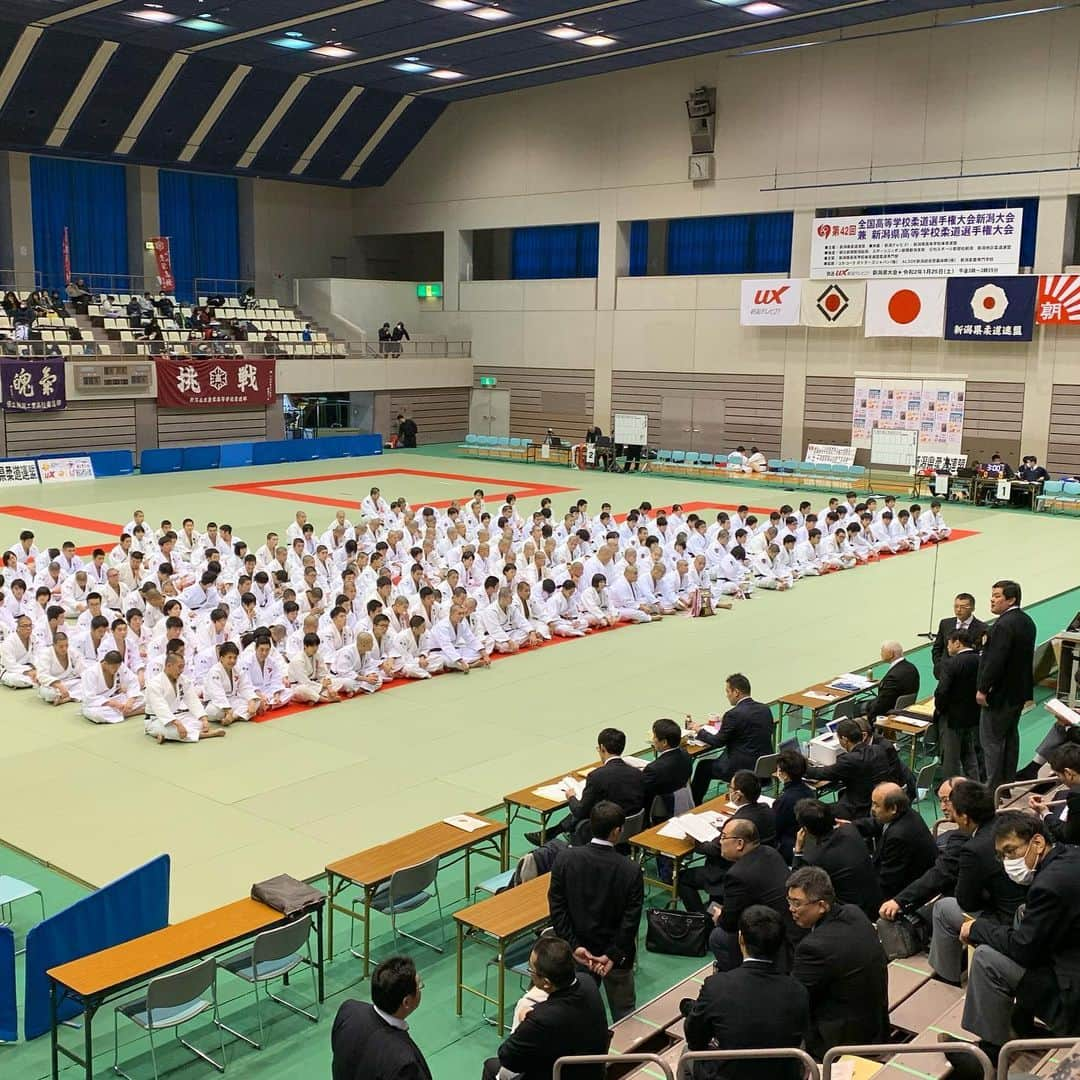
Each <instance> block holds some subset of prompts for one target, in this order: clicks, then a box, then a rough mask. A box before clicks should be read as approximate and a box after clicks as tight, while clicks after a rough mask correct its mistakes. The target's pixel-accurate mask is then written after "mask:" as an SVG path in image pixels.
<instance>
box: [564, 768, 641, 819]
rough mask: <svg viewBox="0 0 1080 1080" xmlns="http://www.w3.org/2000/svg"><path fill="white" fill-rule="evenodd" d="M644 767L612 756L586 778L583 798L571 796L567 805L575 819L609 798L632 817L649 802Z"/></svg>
mask: <svg viewBox="0 0 1080 1080" xmlns="http://www.w3.org/2000/svg"><path fill="white" fill-rule="evenodd" d="M642 772H643V770H642V769H635V768H634V767H633V765H627V764H626V762H625V761H623V759H622V758H609V759H608V760H607V761H606V762H604V764H603V765H601V766H600V767H599V768H597V769H593V771H592V772H591V773H589V775H588V776H587V777H586V778H585V790H584V791H582V793H581V798H580V799H573V798H572V799H570V800H569V801H568V803H567V805H568V806H569V807H570V813H571V814H573V815H574V817H575V818H587V817H588V816H589V814H590V813H591V812H592V808H593V807H594V806H595V805H596V804H597V803H598V802H603V801H605V800H607V801H608V802H613V803H616V804H618V805H619V806H621V807H622V811H623V813H624V814H626V815H627V817H629V816H630V815H631V814H636V813H637V812H638V811H639V810H640V809H641V808H642V807H643V806H644V805H645V780H644V779H643V777H642V775H641V774H642Z"/></svg>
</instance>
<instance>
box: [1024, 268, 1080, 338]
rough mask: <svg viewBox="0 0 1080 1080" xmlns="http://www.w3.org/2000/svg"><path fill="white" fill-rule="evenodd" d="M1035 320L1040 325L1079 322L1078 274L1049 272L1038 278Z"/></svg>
mask: <svg viewBox="0 0 1080 1080" xmlns="http://www.w3.org/2000/svg"><path fill="white" fill-rule="evenodd" d="M1035 321H1036V322H1037V323H1039V324H1041V325H1042V326H1068V325H1070V324H1071V325H1076V324H1078V323H1080V274H1050V275H1048V276H1046V277H1041V278H1039V296H1038V298H1037V300H1036V301H1035Z"/></svg>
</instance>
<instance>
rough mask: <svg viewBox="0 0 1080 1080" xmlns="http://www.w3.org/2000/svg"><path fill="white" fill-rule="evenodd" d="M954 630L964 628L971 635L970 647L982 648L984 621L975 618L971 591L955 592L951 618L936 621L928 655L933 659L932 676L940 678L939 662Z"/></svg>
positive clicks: (943, 656) (984, 629)
mask: <svg viewBox="0 0 1080 1080" xmlns="http://www.w3.org/2000/svg"><path fill="white" fill-rule="evenodd" d="M954 630H966V631H967V632H968V633H969V634H970V635H971V647H972V648H973V649H974V650H975V651H976V652H978V651H979V650H980V649H981V648H982V641H983V635H984V634H985V633H986V623H984V622H983V621H982V620H981V619H976V618H975V597H974V596H972V595H971V593H966V592H962V593H957V594H956V598H955V599H954V600H953V614H952V617H951V618H948V619H942V620H941V622H939V623H938V628H937V636H936V637H935V638H934V644H933V645H932V646H931V647H930V656H931V657H932V658H933V661H934V678H935V679H940V678H941V662H942V660H944V659H945V655H946V652H947V648H948V643H949V635H950V634H951V633H952V632H953V631H954Z"/></svg>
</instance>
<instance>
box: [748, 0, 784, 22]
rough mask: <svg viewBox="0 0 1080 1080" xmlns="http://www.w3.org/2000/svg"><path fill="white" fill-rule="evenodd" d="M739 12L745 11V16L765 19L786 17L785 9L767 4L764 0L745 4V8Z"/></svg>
mask: <svg viewBox="0 0 1080 1080" xmlns="http://www.w3.org/2000/svg"><path fill="white" fill-rule="evenodd" d="M739 10H740V11H745V12H746V14H747V15H757V16H759V17H760V18H763V19H764V18H767V17H768V16H770V15H786V14H787V8H782V7H780V6H779V5H778V4H769V3H766V2H765V0H759V2H758V3H755V4H747V5H746V7H744V8H740V9H739Z"/></svg>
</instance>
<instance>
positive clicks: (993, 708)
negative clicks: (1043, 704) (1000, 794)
mask: <svg viewBox="0 0 1080 1080" xmlns="http://www.w3.org/2000/svg"><path fill="white" fill-rule="evenodd" d="M990 610H991V612H992V613H993V614H994V615H996V616H997V621H996V622H995V623H994V625H993V626H991V627H990V635H989V638H988V640H987V642H986V647H985V648H984V649H983V651H982V653H981V655H980V656H979V688H978V692H977V693H976V695H975V700H976V701H978V703H979V704H980V705H981V706H982V717H981V719H980V721H979V740H980V742H981V743H982V748H983V753H984V754H985V755H986V785H987V787H989V788H990V791H991V793H993V792H994V790H995V789H996V788H997V787H999V786H1000V785H1001V784H1004V783H1007V782H1008V781H1010V780H1015V779H1016V767H1017V764H1018V762H1019V757H1020V713H1021V712H1022V711H1023V709H1024V705H1025V704H1026V703H1027V702H1029V701H1031V700H1032V699H1033V696H1034V693H1035V681H1034V677H1033V675H1032V667H1033V665H1034V662H1035V623H1034V622H1032V620H1031V617H1030V616H1029V615H1028V614H1027V612H1025V611H1021V610H1020V586H1019V585H1018V584H1017V583H1016V582H1015V581H1007V580H1003V581H997V582H995V583H994V585H993V587H992V588H991V590H990Z"/></svg>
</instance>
